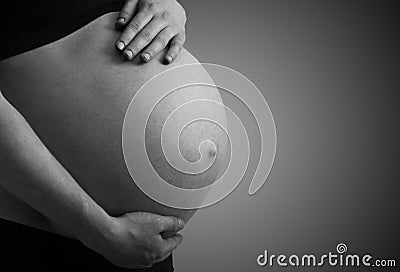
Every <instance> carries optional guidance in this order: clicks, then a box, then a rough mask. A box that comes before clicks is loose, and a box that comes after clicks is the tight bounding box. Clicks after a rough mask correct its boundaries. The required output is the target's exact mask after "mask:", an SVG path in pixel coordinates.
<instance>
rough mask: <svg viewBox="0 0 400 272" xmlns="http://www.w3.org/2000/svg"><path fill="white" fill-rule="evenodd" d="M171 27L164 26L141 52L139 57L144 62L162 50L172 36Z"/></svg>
mask: <svg viewBox="0 0 400 272" xmlns="http://www.w3.org/2000/svg"><path fill="white" fill-rule="evenodd" d="M173 36H174V35H173V32H172V28H171V27H166V28H164V29H163V30H161V32H160V33H158V35H157V36H156V37H155V38H154V39H153V40H152V41H151V43H150V45H149V46H147V47H146V49H145V50H144V52H143V53H142V54H141V58H142V60H143V61H145V62H149V61H150V60H151V59H152V58H154V56H156V55H157V54H158V53H160V51H162V50H163V49H164V48H165V47H166V46H167V44H168V42H169V41H170V40H171V38H172V37H173Z"/></svg>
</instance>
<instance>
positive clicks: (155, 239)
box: [79, 212, 185, 268]
mask: <svg viewBox="0 0 400 272" xmlns="http://www.w3.org/2000/svg"><path fill="white" fill-rule="evenodd" d="M98 221H100V220H98ZM101 222H102V223H95V224H88V225H89V226H90V225H92V226H93V225H94V226H95V227H90V228H89V229H88V230H86V231H84V232H83V233H84V234H83V235H82V234H81V236H80V237H79V238H80V240H81V241H82V242H83V243H84V244H85V245H86V246H88V247H89V248H91V249H93V250H95V251H97V252H98V253H100V254H102V255H103V257H105V258H106V259H108V260H109V261H111V262H112V263H114V264H115V265H116V266H119V267H125V268H145V267H151V266H152V265H154V264H155V263H157V262H162V261H163V260H165V259H166V258H168V256H169V255H170V254H171V252H172V251H173V250H174V249H175V248H177V247H178V246H179V244H180V243H181V242H182V239H183V238H182V235H180V234H178V233H177V232H178V231H180V230H182V229H183V227H184V224H185V223H184V221H183V220H182V219H178V218H176V217H173V216H161V215H157V214H153V213H147V212H131V213H126V214H124V215H122V216H120V217H108V219H107V220H106V221H105V223H104V221H101Z"/></svg>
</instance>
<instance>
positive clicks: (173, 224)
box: [159, 216, 185, 232]
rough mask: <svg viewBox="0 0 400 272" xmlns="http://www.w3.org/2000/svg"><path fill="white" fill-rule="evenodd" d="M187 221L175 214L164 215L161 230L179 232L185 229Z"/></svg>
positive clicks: (160, 222)
mask: <svg viewBox="0 0 400 272" xmlns="http://www.w3.org/2000/svg"><path fill="white" fill-rule="evenodd" d="M184 226H185V222H184V221H183V220H182V219H180V218H177V217H175V216H163V217H162V218H161V219H160V221H159V231H160V232H177V231H180V230H182V229H183V227H184Z"/></svg>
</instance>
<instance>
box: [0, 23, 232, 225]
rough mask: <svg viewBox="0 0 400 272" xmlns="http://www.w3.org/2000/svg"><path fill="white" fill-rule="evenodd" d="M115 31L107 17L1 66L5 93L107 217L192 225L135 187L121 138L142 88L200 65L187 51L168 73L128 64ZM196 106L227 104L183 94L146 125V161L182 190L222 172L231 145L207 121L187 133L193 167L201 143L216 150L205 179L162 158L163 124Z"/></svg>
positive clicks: (193, 92) (183, 141)
mask: <svg viewBox="0 0 400 272" xmlns="http://www.w3.org/2000/svg"><path fill="white" fill-rule="evenodd" d="M113 24H114V19H113V17H112V16H103V17H101V18H99V19H97V20H95V21H94V22H92V23H91V24H89V25H88V26H86V27H85V28H83V29H81V30H79V31H78V32H76V33H74V34H72V35H71V36H69V37H66V38H64V39H62V40H60V41H58V42H56V43H53V44H50V45H48V46H45V47H42V48H39V49H37V50H34V51H32V52H28V53H26V54H22V55H20V56H17V57H14V58H12V59H11V60H9V62H7V61H6V62H3V63H2V64H1V65H0V69H1V70H2V74H3V75H4V80H2V82H1V84H3V86H0V87H2V89H3V90H5V91H4V96H5V97H7V99H8V100H9V101H10V102H12V103H13V104H14V105H15V107H16V108H17V109H18V110H19V111H20V112H21V113H22V114H23V115H24V117H25V118H26V119H27V121H28V122H29V124H30V125H31V126H32V128H33V129H34V130H35V132H36V133H37V134H38V136H39V137H40V138H41V139H42V141H43V142H44V143H45V144H46V146H47V147H48V148H49V149H50V151H51V152H52V153H53V154H54V155H55V156H56V158H57V159H58V160H59V161H60V162H61V163H62V164H63V165H64V167H66V168H67V169H68V171H69V172H70V173H71V174H72V175H73V176H74V177H75V179H76V180H77V182H78V183H79V184H80V185H81V186H82V187H83V188H84V189H85V190H86V191H87V192H88V194H89V195H90V196H91V197H92V198H93V199H94V200H95V201H96V202H97V203H99V204H100V205H101V206H102V207H103V208H104V209H105V210H106V211H107V212H108V213H109V214H110V215H121V214H124V213H126V212H131V211H147V212H152V213H157V214H162V215H176V216H178V217H180V218H183V219H184V220H185V221H187V220H188V219H189V218H190V217H191V216H192V215H193V213H194V210H179V209H173V208H170V207H166V206H164V205H161V204H159V203H157V202H155V201H154V200H152V199H150V198H149V197H147V196H146V195H145V194H144V193H143V192H142V191H141V190H140V189H139V188H138V187H137V186H136V185H135V183H134V182H133V181H132V179H131V176H130V175H129V172H128V171H127V168H126V166H125V162H124V159H123V154H122V147H121V132H122V124H123V118H124V114H125V112H126V110H127V107H128V105H129V102H130V101H131V99H132V97H133V96H134V94H135V93H136V92H137V91H138V89H139V88H140V87H141V86H142V84H143V83H144V82H146V81H147V80H149V79H150V78H151V77H153V76H154V75H156V74H158V73H160V72H162V71H165V70H166V69H169V68H171V67H173V66H178V65H182V64H187V63H194V62H197V60H196V59H195V58H194V57H193V56H192V55H191V54H190V53H188V52H187V51H186V50H183V51H182V53H181V54H180V55H179V57H178V58H177V59H176V61H174V63H173V64H172V65H169V66H165V65H163V64H162V63H160V60H159V59H154V60H152V61H151V62H150V63H147V64H139V63H137V62H136V63H135V62H133V63H132V62H125V61H124V60H123V57H122V56H120V54H118V52H115V49H114V48H113V47H112V46H110V44H112V43H113V41H114V40H115V38H116V37H117V35H118V33H116V32H115V31H114V25H113ZM160 57H161V55H160ZM205 75H206V73H205V74H203V75H199V79H200V80H201V77H204V76H205ZM182 76H184V75H182ZM21 78H24V80H20V79H21ZM171 80H173V79H171ZM160 91H162V90H160ZM198 98H206V99H213V100H217V101H222V100H221V97H220V96H219V93H218V91H217V90H216V89H212V88H208V87H199V86H198V87H190V88H184V89H181V90H179V91H176V92H174V93H173V94H171V95H169V96H167V97H166V98H165V99H164V100H163V101H161V102H160V104H159V105H158V106H157V107H156V108H155V110H154V112H153V113H152V115H151V117H150V119H149V123H148V128H147V132H148V133H146V147H147V151H148V156H149V160H150V161H151V163H152V165H153V166H154V169H155V170H156V171H157V172H158V174H159V175H160V176H161V177H162V178H163V179H165V180H166V181H167V182H169V183H171V184H172V185H175V186H177V187H183V188H199V187H204V186H206V185H209V184H211V183H212V182H214V181H215V180H216V179H217V178H218V175H219V173H220V172H221V171H222V170H223V169H222V166H221V165H222V164H223V161H224V150H225V146H226V137H225V135H224V134H223V133H222V130H221V129H219V128H218V127H217V126H215V125H213V124H211V123H207V122H204V121H200V122H195V123H193V124H192V125H190V126H188V127H187V128H186V129H185V130H183V131H182V135H181V138H180V149H181V152H182V156H183V157H185V158H186V159H187V160H189V161H191V160H192V161H196V160H197V159H198V156H199V153H198V146H199V143H200V142H201V141H202V140H204V139H206V138H208V139H211V140H212V141H213V142H214V143H215V144H216V146H217V147H218V150H217V152H216V150H213V149H210V150H209V155H210V157H213V156H216V163H215V164H214V165H213V166H212V167H211V168H210V169H209V170H208V171H206V172H204V173H202V174H199V175H187V174H184V173H180V172H179V171H176V170H174V169H173V168H172V167H170V166H169V164H168V162H167V161H166V160H165V157H163V152H162V149H161V146H160V135H161V128H162V124H163V122H165V118H166V116H167V115H168V113H170V112H171V111H172V110H174V108H176V107H177V106H179V105H181V104H182V103H184V102H185V101H188V100H190V99H198ZM143 106H144V107H145V106H146V105H143ZM204 110H207V111H209V110H211V111H212V110H213V109H212V108H206V109H204ZM138 111H140V108H138ZM143 159H146V158H143V157H137V160H143ZM149 182H151V181H149Z"/></svg>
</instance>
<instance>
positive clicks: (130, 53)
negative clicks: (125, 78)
mask: <svg viewBox="0 0 400 272" xmlns="http://www.w3.org/2000/svg"><path fill="white" fill-rule="evenodd" d="M124 54H125V56H126V57H127V58H128V59H130V60H131V59H132V58H133V52H132V50H129V49H128V50H125V51H124Z"/></svg>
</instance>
